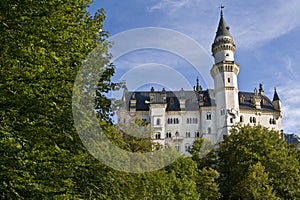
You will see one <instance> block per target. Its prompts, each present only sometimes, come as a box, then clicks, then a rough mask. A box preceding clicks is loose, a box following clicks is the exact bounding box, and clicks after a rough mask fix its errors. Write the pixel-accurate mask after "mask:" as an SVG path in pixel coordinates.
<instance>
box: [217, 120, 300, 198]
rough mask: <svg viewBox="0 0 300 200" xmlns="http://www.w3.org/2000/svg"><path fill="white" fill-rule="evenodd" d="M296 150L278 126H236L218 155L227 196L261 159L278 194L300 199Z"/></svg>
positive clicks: (224, 190)
mask: <svg viewBox="0 0 300 200" xmlns="http://www.w3.org/2000/svg"><path fill="white" fill-rule="evenodd" d="M293 152H294V151H291V149H290V148H289V147H288V146H287V144H286V143H285V141H284V140H283V139H282V138H281V137H280V134H279V133H278V132H276V131H274V130H269V129H267V128H264V127H261V126H255V127H251V126H244V127H239V126H238V127H236V128H234V129H232V131H231V134H230V135H229V136H228V137H226V138H225V139H224V142H223V143H221V144H220V148H219V149H218V150H217V154H216V157H215V159H216V160H217V168H216V169H217V171H218V172H219V173H220V174H222V176H221V177H220V179H219V182H220V189H221V191H222V194H223V196H224V198H226V199H229V198H230V194H231V193H232V192H233V190H234V187H235V186H236V185H238V184H239V183H241V182H243V179H245V178H247V176H249V174H247V173H248V170H249V167H250V166H255V165H256V164H257V163H258V162H260V163H261V165H262V166H263V167H264V169H265V172H266V173H267V174H268V178H269V179H270V180H272V183H271V186H272V187H273V188H274V191H275V192H276V195H277V196H278V197H280V198H283V199H298V198H299V190H300V171H299V170H300V169H299V161H298V160H297V157H296V155H295V153H293ZM250 169H251V168H250ZM248 179H249V178H248Z"/></svg>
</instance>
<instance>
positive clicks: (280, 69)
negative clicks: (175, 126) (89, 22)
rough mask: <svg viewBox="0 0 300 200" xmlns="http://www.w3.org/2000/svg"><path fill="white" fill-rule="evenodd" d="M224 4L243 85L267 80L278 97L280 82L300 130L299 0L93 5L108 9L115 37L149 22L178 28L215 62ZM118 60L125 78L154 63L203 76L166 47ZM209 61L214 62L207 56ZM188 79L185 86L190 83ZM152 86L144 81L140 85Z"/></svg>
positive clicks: (287, 110)
mask: <svg viewBox="0 0 300 200" xmlns="http://www.w3.org/2000/svg"><path fill="white" fill-rule="evenodd" d="M220 5H224V6H225V9H224V17H225V20H226V22H227V25H228V26H230V31H231V34H232V36H233V39H234V40H235V43H236V46H237V51H236V56H235V60H236V62H237V63H238V64H239V65H240V73H239V77H238V78H239V90H241V91H253V90H254V88H255V87H258V84H259V83H261V82H262V83H263V85H264V90H265V93H266V95H267V96H268V97H269V98H271V99H272V98H273V91H274V87H276V88H277V91H278V93H279V96H280V98H281V100H282V104H283V116H284V117H283V128H284V130H285V132H287V133H297V134H298V135H300V123H298V122H299V121H300V84H299V78H300V67H299V64H298V61H299V60H300V46H299V44H300V37H299V35H300V17H299V10H300V1H299V0H288V1H286V0H272V1H271V0H266V1H260V0H251V1H237V0H235V1H233V0H223V1H221V0H215V1H207V0H124V1H120V0H102V1H100V0H98V1H97V0H95V2H94V3H93V5H92V6H91V8H90V9H89V11H90V12H94V11H95V10H96V9H98V8H104V9H105V11H106V20H105V23H104V27H103V29H104V30H105V31H108V32H109V33H110V36H111V37H112V38H114V36H115V35H116V34H120V33H122V32H124V31H128V30H132V29H137V28H138V29H141V28H145V27H159V28H165V29H170V30H174V31H178V32H179V33H182V34H185V35H186V36H187V37H190V38H191V39H193V40H195V41H196V42H197V43H198V44H199V45H200V46H201V47H203V52H202V53H203V54H205V55H207V58H208V59H210V62H211V63H212V61H213V58H212V57H211V51H210V49H211V44H212V42H213V39H214V37H215V32H216V29H217V25H218V22H219V18H220V9H219V7H220ZM114 63H115V65H116V75H115V77H114V80H119V79H121V78H123V77H124V74H126V72H128V71H130V70H133V69H136V68H138V69H140V70H142V69H143V70H144V69H147V67H149V65H150V64H149V63H151V64H152V66H154V67H153V69H156V68H158V69H163V71H161V73H156V75H160V76H159V77H161V75H162V74H168V75H169V77H175V76H176V75H174V74H176V73H179V74H182V75H183V77H185V80H184V81H187V82H188V83H189V84H190V85H193V84H194V82H195V79H196V77H197V76H200V78H201V76H203V74H199V73H198V72H197V70H195V69H193V66H191V63H189V62H187V60H186V59H183V58H182V57H180V56H178V55H175V54H174V53H172V52H168V51H165V50H161V49H156V50H153V49H147V48H145V49H139V50H136V51H132V52H128V53H126V54H124V55H122V56H120V57H118V59H116V60H114ZM203 65H210V64H209V63H208V62H207V61H205V62H204V63H203ZM205 68H207V69H210V68H211V66H206V67H205ZM170 69H174V70H173V72H175V73H172V72H171V71H172V70H170ZM164 70H165V71H164ZM168 70H169V72H170V73H169V72H168ZM136 74H139V75H138V77H136V78H137V79H143V80H144V79H145V80H147V78H148V79H149V77H151V75H150V72H146V74H140V73H138V72H136ZM166 76H167V75H166ZM125 77H126V76H125ZM127 77H130V76H127ZM202 78H203V77H202ZM205 78H207V77H205ZM205 78H204V79H201V84H202V85H204V88H206V87H211V86H207V85H206V82H205ZM208 79H211V78H210V77H208ZM166 80H169V81H170V80H171V78H166ZM171 82H172V83H174V84H172V85H169V87H168V86H166V87H167V88H169V89H180V88H176V87H180V86H178V85H176V83H178V81H176V80H173V81H171ZM188 83H187V84H186V86H184V88H185V89H188V88H187V87H188V85H189V84H188ZM157 84H158V85H163V84H162V83H157ZM148 87H149V85H141V87H140V88H139V89H145V88H148ZM191 89H192V88H191ZM298 124H299V125H298Z"/></svg>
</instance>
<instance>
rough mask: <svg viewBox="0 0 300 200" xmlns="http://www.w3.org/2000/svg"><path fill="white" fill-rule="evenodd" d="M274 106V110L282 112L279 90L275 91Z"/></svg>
mask: <svg viewBox="0 0 300 200" xmlns="http://www.w3.org/2000/svg"><path fill="white" fill-rule="evenodd" d="M272 103H273V105H274V108H275V109H277V110H279V111H281V101H280V98H279V96H278V94H277V90H276V88H275V89H274V96H273V102H272Z"/></svg>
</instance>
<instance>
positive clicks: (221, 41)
mask: <svg viewBox="0 0 300 200" xmlns="http://www.w3.org/2000/svg"><path fill="white" fill-rule="evenodd" d="M234 53H235V43H234V41H233V38H232V36H231V34H230V28H229V27H228V26H227V25H226V22H225V20H224V17H223V11H221V18H220V22H219V25H218V29H217V33H216V37H215V39H214V43H213V45H212V54H213V56H214V58H215V63H219V62H221V61H234Z"/></svg>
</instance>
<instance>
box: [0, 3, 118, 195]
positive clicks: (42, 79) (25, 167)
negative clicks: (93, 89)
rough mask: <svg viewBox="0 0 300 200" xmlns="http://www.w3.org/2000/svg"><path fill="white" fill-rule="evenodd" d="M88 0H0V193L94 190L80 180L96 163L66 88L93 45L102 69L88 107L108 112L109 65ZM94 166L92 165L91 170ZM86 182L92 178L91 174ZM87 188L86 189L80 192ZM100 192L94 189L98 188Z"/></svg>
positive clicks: (98, 23) (99, 26)
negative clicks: (80, 132) (79, 130)
mask: <svg viewBox="0 0 300 200" xmlns="http://www.w3.org/2000/svg"><path fill="white" fill-rule="evenodd" d="M90 4H91V1H89V0H66V1H60V0H47V1H32V0H16V1H9V0H2V1H1V3H0V33H1V34H0V39H1V43H0V49H1V59H0V108H1V109H0V117H1V120H0V152H1V158H0V179H1V185H0V196H1V197H2V198H4V199H17V198H20V199H48V198H49V199H53V198H64V199H68V198H72V199H76V198H83V197H85V195H90V196H92V197H95V195H96V196H97V194H96V193H98V191H99V189H98V188H97V187H96V186H95V185H94V184H93V183H90V184H88V181H87V180H88V179H89V178H88V177H89V176H93V175H92V174H93V173H94V172H95V169H99V168H103V166H100V165H99V164H97V163H95V159H93V158H92V157H91V156H89V155H88V153H87V152H86V150H85V149H84V148H83V146H82V144H81V142H80V139H79V137H78V135H77V133H76V131H75V129H74V127H73V119H72V106H71V104H72V101H71V100H72V88H73V84H74V79H75V76H76V73H77V70H78V68H79V67H80V66H81V63H82V61H83V60H84V59H85V57H86V56H87V54H88V53H89V52H90V51H91V50H92V49H94V48H95V47H96V46H97V45H99V46H100V49H101V51H102V54H101V55H102V56H103V57H102V61H101V63H98V64H99V65H100V67H101V65H102V66H104V65H106V66H107V67H106V71H105V73H103V76H102V77H101V78H100V82H99V84H98V88H97V93H98V98H97V99H96V106H98V108H101V109H99V115H100V116H101V118H102V119H103V120H108V117H109V111H110V108H109V101H108V100H107V99H106V98H105V96H104V95H103V92H107V91H108V90H109V88H110V85H111V84H110V76H111V75H112V74H113V72H114V70H113V66H112V65H111V64H110V63H109V58H110V57H109V55H108V53H107V48H108V44H107V43H106V42H105V38H106V36H107V35H106V33H105V32H103V31H100V30H101V29H102V22H103V20H104V18H105V15H104V11H103V10H99V12H97V13H96V14H95V15H94V16H93V17H91V16H90V15H89V13H88V12H87V11H86V8H87V7H88V6H89V5H90ZM94 167H95V169H93V168H94ZM91 180H93V179H91ZM87 193H88V194H87ZM99 194H101V191H100V192H99Z"/></svg>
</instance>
